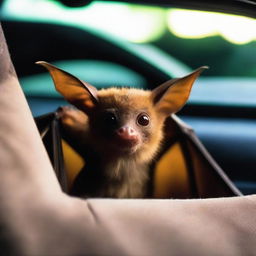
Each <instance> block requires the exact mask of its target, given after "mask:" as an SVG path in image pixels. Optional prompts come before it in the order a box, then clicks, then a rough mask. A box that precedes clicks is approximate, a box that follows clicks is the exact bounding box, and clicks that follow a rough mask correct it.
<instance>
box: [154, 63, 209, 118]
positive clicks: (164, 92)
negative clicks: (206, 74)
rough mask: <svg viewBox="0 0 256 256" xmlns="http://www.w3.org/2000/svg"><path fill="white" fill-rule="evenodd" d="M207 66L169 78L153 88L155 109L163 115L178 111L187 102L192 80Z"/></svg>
mask: <svg viewBox="0 0 256 256" xmlns="http://www.w3.org/2000/svg"><path fill="white" fill-rule="evenodd" d="M207 68H208V67H206V66H203V67H200V68H198V69H197V70H195V71H194V72H192V73H190V74H188V75H187V76H184V77H182V78H176V79H171V80H169V81H167V82H165V83H163V84H161V85H160V86H158V87H157V88H155V89H154V90H153V91H152V93H151V97H152V100H153V103H154V105H155V108H156V110H157V111H158V112H160V113H163V114H164V115H165V116H168V115H170V114H173V113H176V112H178V111H179V110H180V109H181V108H182V107H183V106H184V105H185V103H186V102H187V100H188V97H189V95H190V91H191V88H192V85H193V83H194V81H195V80H196V78H197V77H198V76H199V75H200V73H201V72H202V71H203V70H204V69H207Z"/></svg>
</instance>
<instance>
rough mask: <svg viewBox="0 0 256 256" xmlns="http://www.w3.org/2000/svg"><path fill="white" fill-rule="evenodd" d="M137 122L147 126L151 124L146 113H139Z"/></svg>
mask: <svg viewBox="0 0 256 256" xmlns="http://www.w3.org/2000/svg"><path fill="white" fill-rule="evenodd" d="M137 123H138V124H139V125H141V126H147V125H148V124H149V116H148V115H147V114H145V113H143V114H140V115H138V117H137Z"/></svg>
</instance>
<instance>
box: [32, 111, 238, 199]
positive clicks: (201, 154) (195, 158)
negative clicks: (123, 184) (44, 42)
mask: <svg viewBox="0 0 256 256" xmlns="http://www.w3.org/2000/svg"><path fill="white" fill-rule="evenodd" d="M35 120H36V123H37V126H38V128H39V131H40V134H41V137H42V139H43V141H44V144H45V146H46V149H47V151H48V154H49V157H50V159H51V162H52V164H53V167H54V169H55V172H56V175H57V178H58V180H59V182H60V184H61V187H62V189H63V191H65V192H68V190H69V188H70V187H71V186H72V183H73V181H74V178H75V177H76V175H77V174H78V173H79V171H80V170H81V169H82V167H83V165H84V164H85V163H84V161H83V159H82V158H81V156H80V155H79V154H78V153H77V152H76V151H75V150H73V148H72V147H71V146H70V145H69V144H68V143H67V142H66V141H68V138H65V140H64V139H63V135H62V134H61V129H60V124H59V120H58V113H57V112H56V113H50V114H47V115H44V116H41V117H37V118H36V119H35ZM151 181H152V182H151V186H150V191H151V192H150V194H151V196H150V197H153V198H209V197H222V196H235V195H241V193H240V191H239V190H238V189H237V188H236V187H235V185H234V184H233V183H232V181H231V180H230V179H229V178H228V177H227V175H226V174H225V172H224V171H223V170H222V169H221V168H220V166H219V165H218V164H217V163H216V162H215V160H214V159H213V158H212V157H211V155H210V154H209V153H208V152H207V150H206V149H205V147H204V146H203V145H202V143H201V142H200V140H199V139H198V137H197V136H196V135H195V133H194V131H193V129H192V128H191V127H189V126H188V125H186V124H185V123H183V122H182V121H181V120H180V119H179V118H178V117H177V116H176V115H172V116H171V117H170V118H168V119H167V121H166V125H165V141H164V148H163V150H162V152H161V153H160V154H159V156H158V158H157V160H156V161H155V163H154V164H153V166H152V179H151Z"/></svg>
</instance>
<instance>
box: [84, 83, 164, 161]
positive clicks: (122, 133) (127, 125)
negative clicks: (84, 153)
mask: <svg viewBox="0 0 256 256" xmlns="http://www.w3.org/2000/svg"><path fill="white" fill-rule="evenodd" d="M150 95H151V93H150V92H149V91H143V90H137V89H115V88H111V89H107V90H101V91H98V105H97V107H96V108H95V110H94V111H92V112H91V113H89V120H90V128H91V129H90V130H91V132H92V133H93V139H94V140H95V143H97V147H98V149H100V150H101V151H103V152H104V151H105V152H106V153H110V152H113V153H114V154H115V155H125V156H127V157H128V156H129V155H130V156H133V157H134V155H142V154H144V157H145V158H147V157H148V156H149V155H150V157H152V154H153V153H154V152H155V151H156V150H157V148H158V146H159V143H160V141H161V138H162V123H163V120H164V118H163V117H162V116H160V115H157V113H156V111H155V109H154V106H153V102H152V100H151V96H150ZM140 157H141V156H140Z"/></svg>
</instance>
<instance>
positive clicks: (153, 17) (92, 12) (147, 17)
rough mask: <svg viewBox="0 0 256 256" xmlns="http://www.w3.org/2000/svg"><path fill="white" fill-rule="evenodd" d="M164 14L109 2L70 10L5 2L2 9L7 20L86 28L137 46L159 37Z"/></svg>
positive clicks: (32, 1) (29, 1)
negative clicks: (10, 18)
mask: <svg viewBox="0 0 256 256" xmlns="http://www.w3.org/2000/svg"><path fill="white" fill-rule="evenodd" d="M163 12H164V10H163V9H161V8H157V7H140V6H135V5H129V4H119V3H111V2H110V3H104V2H93V3H92V4H90V5H89V6H85V7H82V8H74V9H71V8H68V7H65V6H63V5H61V4H59V3H58V2H55V1H45V0H22V1H20V0H8V1H6V3H5V5H4V8H3V15H5V16H7V17H15V18H20V19H26V20H28V19H30V20H37V21H42V20H43V21H55V22H56V21H58V22H61V23H66V24H72V25H78V26H80V27H83V26H84V27H88V26H89V27H91V28H95V29H98V30H101V31H104V32H107V33H110V34H112V35H113V36H117V37H120V38H122V39H125V40H128V41H131V42H136V43H143V42H149V41H153V40H156V39H158V38H159V37H161V35H162V34H163V33H164V31H165V29H166V24H165V20H164V15H163Z"/></svg>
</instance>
